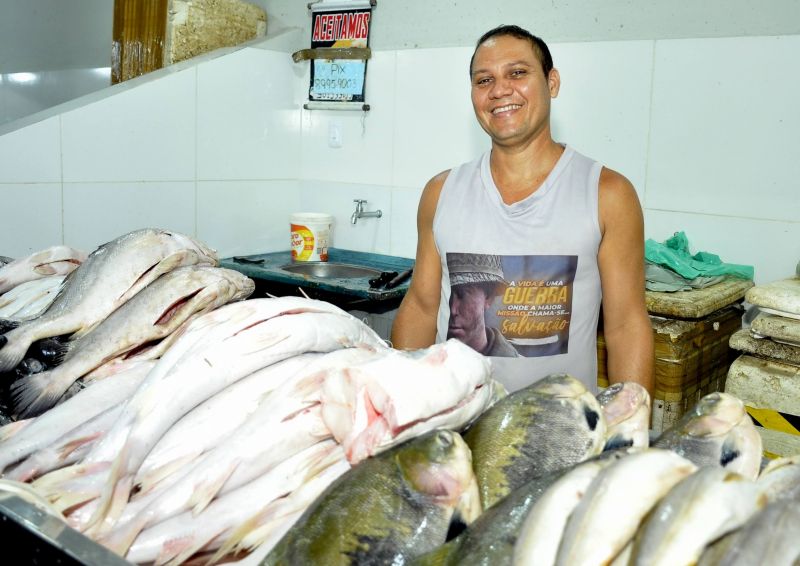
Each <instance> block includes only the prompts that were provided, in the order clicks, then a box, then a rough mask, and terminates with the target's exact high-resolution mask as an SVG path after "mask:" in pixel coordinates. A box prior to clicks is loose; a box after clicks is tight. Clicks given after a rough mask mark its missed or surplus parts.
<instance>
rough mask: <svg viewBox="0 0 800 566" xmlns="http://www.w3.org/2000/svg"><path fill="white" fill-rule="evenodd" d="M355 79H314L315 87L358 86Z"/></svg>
mask: <svg viewBox="0 0 800 566" xmlns="http://www.w3.org/2000/svg"><path fill="white" fill-rule="evenodd" d="M356 86H357V85H356V80H355V79H344V78H342V79H314V89H315V90H316V89H323V90H324V89H352V88H356Z"/></svg>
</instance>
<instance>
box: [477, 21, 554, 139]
mask: <svg viewBox="0 0 800 566" xmlns="http://www.w3.org/2000/svg"><path fill="white" fill-rule="evenodd" d="M559 86H560V78H559V75H558V71H556V70H555V69H553V70H552V71H550V76H548V77H545V76H544V71H543V70H542V63H541V62H540V61H539V58H538V57H537V56H536V53H535V52H534V50H533V46H532V45H531V43H530V42H529V41H527V40H524V39H517V38H516V37H512V36H508V35H501V36H496V37H492V38H489V39H488V40H486V41H485V42H484V43H483V44H482V45H481V46H480V47H478V50H477V51H476V52H475V59H474V61H473V64H472V107H473V109H474V110H475V116H476V117H477V118H478V122H479V123H480V125H481V127H482V128H483V129H484V131H486V133H487V134H489V136H490V137H491V138H492V141H493V142H494V143H495V144H498V145H515V144H519V143H525V142H527V141H530V140H532V139H534V138H535V137H536V136H537V135H538V134H539V133H541V132H542V131H545V130H547V129H549V127H550V99H551V98H555V97H556V96H557V95H558V89H559Z"/></svg>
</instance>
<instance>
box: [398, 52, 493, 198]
mask: <svg viewBox="0 0 800 566" xmlns="http://www.w3.org/2000/svg"><path fill="white" fill-rule="evenodd" d="M471 56H472V48H471V47H457V48H442V49H408V50H402V51H398V52H397V95H396V103H395V105H396V107H397V111H396V117H395V130H394V147H395V151H394V166H393V172H394V176H393V181H392V185H394V186H402V187H424V186H425V183H427V182H428V180H429V179H430V178H431V177H433V176H434V175H436V174H438V173H440V172H442V171H444V170H445V169H450V168H452V167H455V166H456V165H459V164H461V163H464V162H466V161H470V160H472V159H473V158H475V157H477V156H478V155H480V154H481V153H483V152H484V151H486V150H487V149H488V148H489V147H490V141H489V138H488V136H487V135H486V134H485V133H484V131H483V130H481V128H480V126H479V125H478V123H477V120H476V119H475V114H474V112H473V111H472V102H471V101H470V80H469V60H470V57H471ZM387 135H388V133H387Z"/></svg>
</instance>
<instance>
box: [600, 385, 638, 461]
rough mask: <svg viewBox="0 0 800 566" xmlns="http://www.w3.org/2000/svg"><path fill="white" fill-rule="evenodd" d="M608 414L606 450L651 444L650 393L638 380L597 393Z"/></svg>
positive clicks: (612, 386)
mask: <svg viewBox="0 0 800 566" xmlns="http://www.w3.org/2000/svg"><path fill="white" fill-rule="evenodd" d="M597 400H598V401H599V402H600V406H601V407H602V408H603V414H604V415H605V417H606V427H607V431H606V445H605V446H604V447H603V450H613V449H615V448H624V447H627V446H634V447H636V448H647V447H648V446H649V445H650V394H649V393H648V392H647V389H645V388H644V387H642V386H641V385H639V384H638V383H635V382H632V381H629V382H623V383H615V384H613V385H611V386H610V387H607V388H606V389H604V390H603V391H601V392H600V394H599V395H598V396H597Z"/></svg>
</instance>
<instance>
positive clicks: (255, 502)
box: [126, 440, 346, 564]
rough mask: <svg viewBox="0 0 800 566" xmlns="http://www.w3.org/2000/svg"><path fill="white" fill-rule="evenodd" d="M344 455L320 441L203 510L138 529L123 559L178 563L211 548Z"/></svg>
mask: <svg viewBox="0 0 800 566" xmlns="http://www.w3.org/2000/svg"><path fill="white" fill-rule="evenodd" d="M343 460H344V454H343V453H342V450H341V447H339V446H338V444H336V442H334V441H333V440H328V441H323V442H319V443H317V444H315V445H313V446H311V447H309V448H306V449H305V450H303V451H301V452H299V453H297V454H295V455H294V456H292V457H290V458H288V459H286V460H284V461H282V462H280V463H278V464H277V465H276V466H275V467H274V468H272V469H271V470H270V471H269V472H267V473H265V474H263V475H261V476H260V477H258V478H256V479H254V480H253V481H251V482H250V483H247V484H245V485H243V486H241V487H239V488H237V489H235V490H232V491H230V492H228V493H226V494H225V495H222V496H220V497H219V498H217V499H215V500H214V501H212V502H211V504H210V505H209V506H208V507H207V508H206V509H204V510H203V512H202V513H199V514H194V513H192V512H185V513H182V514H180V515H177V516H175V517H172V518H170V519H168V520H166V521H163V522H161V523H158V524H156V525H153V526H152V527H150V528H149V529H147V530H145V531H143V532H142V533H141V534H139V536H138V537H137V538H136V541H135V542H134V543H133V545H132V546H131V548H130V550H129V551H128V553H127V554H126V558H127V559H128V560H130V561H132V562H137V563H143V562H154V561H157V562H158V563H160V564H163V563H166V562H167V561H168V560H170V561H173V562H174V563H180V562H182V561H183V560H186V559H187V558H189V557H190V556H191V555H192V554H194V553H195V552H197V551H199V550H200V549H203V550H216V549H217V548H219V546H221V544H222V542H223V541H224V540H225V539H227V538H228V537H230V536H231V535H232V534H233V532H234V531H235V530H236V529H237V528H238V527H240V526H241V525H243V524H244V523H246V522H249V523H250V525H251V526H252V527H253V528H255V527H256V526H257V524H258V522H259V521H260V515H261V514H262V512H264V510H265V508H266V507H267V506H268V505H270V504H271V503H272V502H273V501H276V500H279V499H282V498H285V497H286V496H287V495H288V494H290V493H291V492H293V491H294V490H296V489H298V488H299V487H301V486H302V485H303V484H304V483H305V482H306V481H308V480H310V479H312V478H313V477H314V476H316V475H317V474H319V473H320V472H322V471H323V470H325V469H326V468H328V467H329V466H330V465H332V464H334V463H336V462H341V461H343ZM345 469H346V468H345ZM267 515H268V513H267ZM214 541H216V544H215V543H214Z"/></svg>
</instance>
